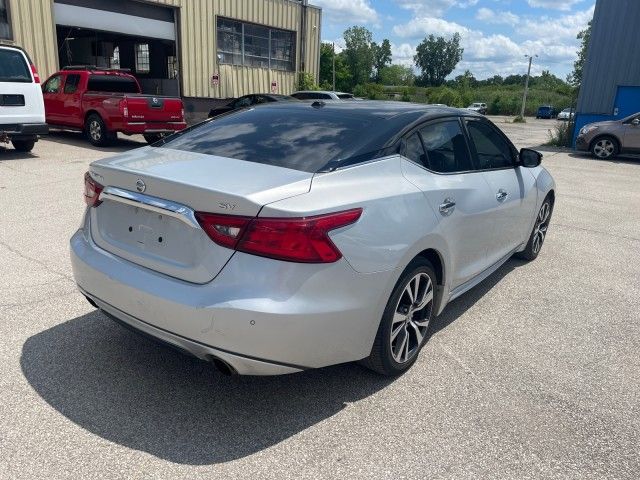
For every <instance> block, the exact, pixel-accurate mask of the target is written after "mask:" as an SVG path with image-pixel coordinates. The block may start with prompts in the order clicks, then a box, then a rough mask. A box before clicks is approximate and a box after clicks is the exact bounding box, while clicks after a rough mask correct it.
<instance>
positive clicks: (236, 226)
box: [196, 212, 251, 248]
mask: <svg viewBox="0 0 640 480" xmlns="http://www.w3.org/2000/svg"><path fill="white" fill-rule="evenodd" d="M196 218H197V219H198V223H200V226H201V227H202V228H203V229H204V231H205V232H206V233H207V235H209V238H210V239H211V240H213V241H214V242H216V243H217V244H218V245H222V246H223V247H227V248H236V245H237V243H238V240H240V236H241V235H242V233H243V232H244V230H245V229H246V228H247V225H248V224H249V222H250V221H251V217H237V216H233V215H217V214H215V213H200V212H196Z"/></svg>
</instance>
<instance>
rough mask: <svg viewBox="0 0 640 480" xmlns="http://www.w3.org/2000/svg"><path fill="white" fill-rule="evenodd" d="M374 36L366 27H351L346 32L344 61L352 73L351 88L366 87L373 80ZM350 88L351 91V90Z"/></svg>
mask: <svg viewBox="0 0 640 480" xmlns="http://www.w3.org/2000/svg"><path fill="white" fill-rule="evenodd" d="M372 38H373V35H372V34H371V32H370V31H369V30H367V29H366V28H365V27H357V26H355V27H350V28H348V29H347V30H345V32H344V42H345V44H346V47H345V49H344V50H343V51H342V53H343V54H344V59H345V61H346V64H347V68H348V69H349V73H351V88H353V87H354V86H355V85H364V84H366V83H367V82H368V81H369V79H370V78H371V71H372V70H373V49H372V48H371V43H372ZM351 88H349V90H351Z"/></svg>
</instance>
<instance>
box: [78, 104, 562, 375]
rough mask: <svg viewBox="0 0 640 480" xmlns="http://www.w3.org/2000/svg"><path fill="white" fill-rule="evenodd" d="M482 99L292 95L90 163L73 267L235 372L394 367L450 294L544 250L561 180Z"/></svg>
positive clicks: (416, 348) (96, 292) (156, 330)
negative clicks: (478, 103)
mask: <svg viewBox="0 0 640 480" xmlns="http://www.w3.org/2000/svg"><path fill="white" fill-rule="evenodd" d="M541 159H542V155H541V154H540V153H538V152H536V151H534V150H528V149H522V150H520V151H518V150H516V148H515V147H514V146H513V144H512V143H511V142H510V141H509V139H508V138H507V137H506V136H505V135H504V134H503V133H502V132H501V131H500V130H499V129H498V128H496V126H495V125H493V124H492V123H491V122H490V121H489V120H488V119H486V118H485V117H484V116H481V115H479V114H477V113H474V112H471V111H468V110H458V109H453V108H448V107H430V106H425V105H416V104H405V103H393V102H361V103H352V102H344V103H339V102H326V103H325V102H319V101H318V102H314V103H302V102H300V103H297V102H286V103H280V104H271V105H262V106H257V107H254V108H250V109H246V110H242V111H239V112H237V113H230V114H228V115H225V116H223V117H219V118H217V119H213V120H209V121H207V122H204V123H202V124H200V125H197V126H195V127H192V128H190V129H188V130H185V131H183V132H180V133H178V134H175V135H173V136H171V137H167V138H165V139H163V140H162V141H161V142H159V143H156V144H154V145H153V146H148V147H143V148H140V149H137V150H133V151H131V152H128V153H125V154H122V155H119V156H116V157H113V158H108V159H104V160H99V161H96V162H94V163H92V164H91V166H90V168H89V171H88V172H87V173H86V175H85V190H84V200H85V202H86V204H87V208H86V213H85V215H84V218H83V220H82V225H81V227H80V229H79V230H78V231H77V232H76V233H75V234H74V235H73V237H72V238H71V259H72V264H73V272H74V276H75V280H76V282H77V284H78V287H79V289H80V291H81V292H82V293H83V294H84V295H85V296H86V298H87V299H88V300H89V302H90V303H91V304H92V305H93V306H95V307H97V308H99V309H100V310H102V311H103V312H104V313H105V314H107V315H108V316H109V317H111V318H112V319H114V320H116V321H118V322H120V323H122V324H124V325H125V326H127V327H130V328H133V329H134V330H138V331H140V332H143V333H145V334H147V335H150V336H152V337H155V338H156V339H159V340H161V341H163V342H165V343H168V344H171V345H172V346H174V347H177V348H179V349H181V350H183V351H186V352H188V353H191V354H193V355H195V356H197V357H199V358H201V359H205V360H208V361H211V362H213V363H214V364H215V365H216V366H218V368H220V369H221V370H223V371H224V372H226V373H238V374H250V375H270V374H283V373H292V372H298V371H301V370H305V369H310V368H318V367H324V366H327V365H332V364H337V363H343V362H352V361H360V362H361V363H362V364H364V365H365V366H367V367H369V368H371V369H373V370H375V371H376V372H379V373H381V374H384V375H397V374H400V373H402V372H403V371H405V370H406V369H408V368H409V367H410V366H411V365H412V364H413V363H414V362H415V361H416V358H417V356H418V353H419V352H420V349H421V348H422V347H423V345H424V344H425V342H426V341H427V339H428V338H429V334H430V330H429V326H430V324H431V322H432V321H433V319H434V317H435V316H437V315H438V314H440V313H441V312H442V311H443V309H444V308H445V306H446V305H447V303H449V302H450V301H452V300H453V299H455V298H456V297H458V296H460V295H462V294H463V293H465V292H466V291H467V290H469V289H470V288H472V287H474V286H475V285H477V284H478V283H479V282H481V281H482V280H483V279H485V278H487V277H488V276H489V275H490V274H491V273H492V272H494V271H495V270H496V269H498V268H499V267H500V266H501V265H502V264H503V263H504V262H505V261H507V260H508V259H509V258H510V257H511V256H513V255H517V256H519V257H521V258H523V259H526V260H533V259H535V258H536V257H537V256H538V254H539V252H540V249H541V247H542V245H543V242H544V240H545V237H546V234H547V229H548V227H549V221H550V219H551V214H552V211H553V207H554V201H555V184H554V181H553V179H552V177H551V176H550V174H549V173H548V172H547V171H546V170H545V169H544V168H543V167H541V166H540V162H541Z"/></svg>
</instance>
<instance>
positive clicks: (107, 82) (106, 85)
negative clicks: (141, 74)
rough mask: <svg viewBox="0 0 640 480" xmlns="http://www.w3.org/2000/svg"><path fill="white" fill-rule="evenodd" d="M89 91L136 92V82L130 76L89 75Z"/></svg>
mask: <svg viewBox="0 0 640 480" xmlns="http://www.w3.org/2000/svg"><path fill="white" fill-rule="evenodd" d="M87 90H89V91H90V92H116V93H138V84H137V83H136V81H135V80H134V79H133V78H131V77H121V76H116V75H89V85H88V86H87Z"/></svg>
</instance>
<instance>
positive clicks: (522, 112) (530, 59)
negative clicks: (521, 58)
mask: <svg viewBox="0 0 640 480" xmlns="http://www.w3.org/2000/svg"><path fill="white" fill-rule="evenodd" d="M534 56H535V57H536V58H537V57H538V55H525V58H527V57H529V70H527V79H526V80H525V81H524V95H523V96H522V110H520V118H524V107H525V106H526V104H527V90H529V75H531V62H532V61H533V57H534Z"/></svg>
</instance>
